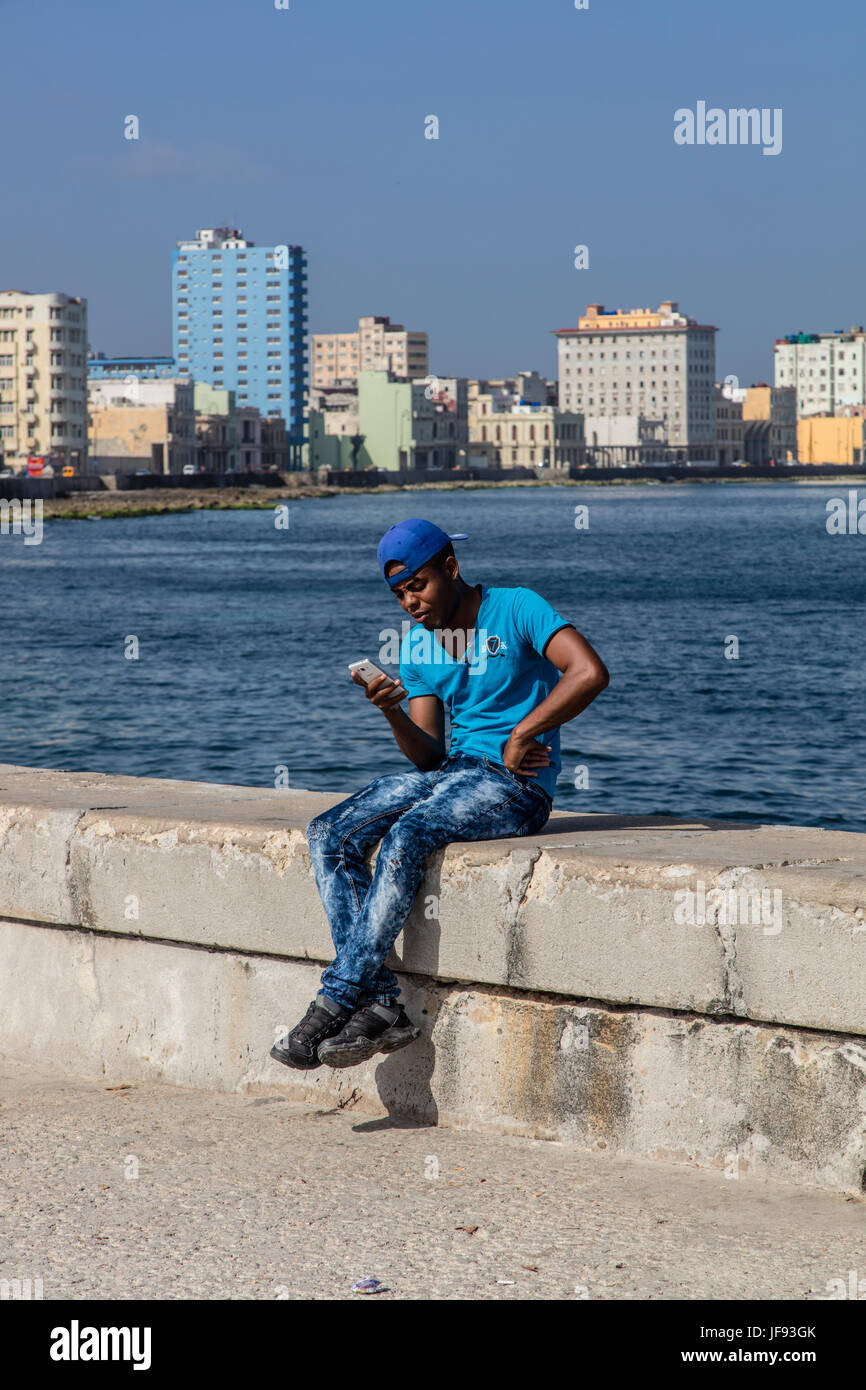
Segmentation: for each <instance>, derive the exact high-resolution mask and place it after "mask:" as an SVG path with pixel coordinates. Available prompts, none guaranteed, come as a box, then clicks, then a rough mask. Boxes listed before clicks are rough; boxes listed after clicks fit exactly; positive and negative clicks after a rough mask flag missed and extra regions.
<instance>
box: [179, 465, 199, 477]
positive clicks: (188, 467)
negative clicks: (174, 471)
mask: <svg viewBox="0 0 866 1390" xmlns="http://www.w3.org/2000/svg"><path fill="white" fill-rule="evenodd" d="M180 471H181V473H187V474H189V473H195V471H196V467H195V464H194V463H185V464H184V466H183V468H182V469H181V470H180Z"/></svg>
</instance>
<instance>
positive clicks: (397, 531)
mask: <svg viewBox="0 0 866 1390" xmlns="http://www.w3.org/2000/svg"><path fill="white" fill-rule="evenodd" d="M468 539H469V537H468V536H467V535H466V533H465V532H464V531H458V532H457V533H456V535H449V534H448V532H447V531H443V530H442V528H441V527H440V526H434V525H433V522H432V521H422V519H421V518H420V517H417V516H413V517H410V519H409V520H408V521H398V522H397V524H396V526H392V527H391V528H390V530H388V531H386V532H385V534H384V536H383V537H382V539H381V540H380V542H379V549H378V551H377V554H378V557H379V569H380V570H381V571H382V578H383V579H384V580H385V583H386V584H387V585H388V586H389V588H391V589H393V588H394V587H395V585H397V584H402V583H404V582H405V580H407V579H411V578H412V575H413V574H417V572H418V570H419V569H420V568H421V566H422V565H426V563H427V561H428V560H432V559H433V556H434V555H438V554H439V551H440V550H444V549H445V547H446V545H447V544H448V542H449V541H466V540H468ZM389 560H399V561H400V563H401V564H402V565H403V566H404V568H403V569H401V570H397V571H396V572H395V573H394V574H392V575H391V577H390V578H389V577H388V575H387V574H386V573H385V566H386V565H387V564H388V562H389Z"/></svg>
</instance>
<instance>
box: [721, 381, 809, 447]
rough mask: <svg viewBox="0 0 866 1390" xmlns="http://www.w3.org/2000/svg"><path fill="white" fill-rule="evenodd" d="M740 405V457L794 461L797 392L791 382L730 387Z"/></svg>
mask: <svg viewBox="0 0 866 1390" xmlns="http://www.w3.org/2000/svg"><path fill="white" fill-rule="evenodd" d="M731 394H732V396H733V398H734V399H735V400H737V401H741V402H742V406H743V457H744V458H745V460H746V462H747V463H756V464H766V463H769V462H770V461H771V460H772V461H773V462H774V463H796V462H797V458H798V444H797V392H796V390H795V388H794V387H793V386H767V385H766V383H765V382H759V383H758V385H757V386H746V387H740V388H739V389H737V390H734V391H732V393H731Z"/></svg>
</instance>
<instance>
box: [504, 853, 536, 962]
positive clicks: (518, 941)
mask: <svg viewBox="0 0 866 1390" xmlns="http://www.w3.org/2000/svg"><path fill="white" fill-rule="evenodd" d="M542 853H543V850H542V848H541V847H540V846H539V847H537V848H533V849H531V850H529V851H528V852H527V853H526V855H525V857H524V856H521V855H519V854H512V856H511V863H512V864H516V865H517V867H518V871H519V872H518V877H517V882H516V883H515V884H513V885H511V886H510V887H509V889H508V903H509V906H510V908H511V911H510V912H509V915H508V920H507V922H506V924H505V937H506V946H505V983H506V984H507V985H511V984H513V982H514V980H515V979H517V978H518V977H520V978H521V979H522V978H525V969H526V961H525V958H524V953H525V949H526V942H525V941H524V939H523V927H522V924H521V922H520V920H519V919H520V912H521V909H522V908H523V904H524V903H525V902H526V899H527V896H528V894H529V889H530V887H531V885H532V879H533V875H534V874H535V866H536V864H537V863H538V861H539V859H540V858H541V855H542ZM521 859H522V863H521Z"/></svg>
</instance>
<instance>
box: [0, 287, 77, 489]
mask: <svg viewBox="0 0 866 1390" xmlns="http://www.w3.org/2000/svg"><path fill="white" fill-rule="evenodd" d="M0 454H2V457H3V459H4V461H5V463H6V464H7V465H9V466H10V467H13V468H23V467H25V466H26V462H27V457H28V455H33V454H38V455H45V456H53V457H54V460H55V467H56V466H57V464H58V463H60V464H71V465H72V466H73V467H74V468H75V469H76V471H77V472H84V471H85V467H86V463H87V301H86V300H85V299H75V298H72V297H71V296H70V295H66V294H59V293H58V294H29V293H28V292H26V291H24V290H3V291H2V292H0Z"/></svg>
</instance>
